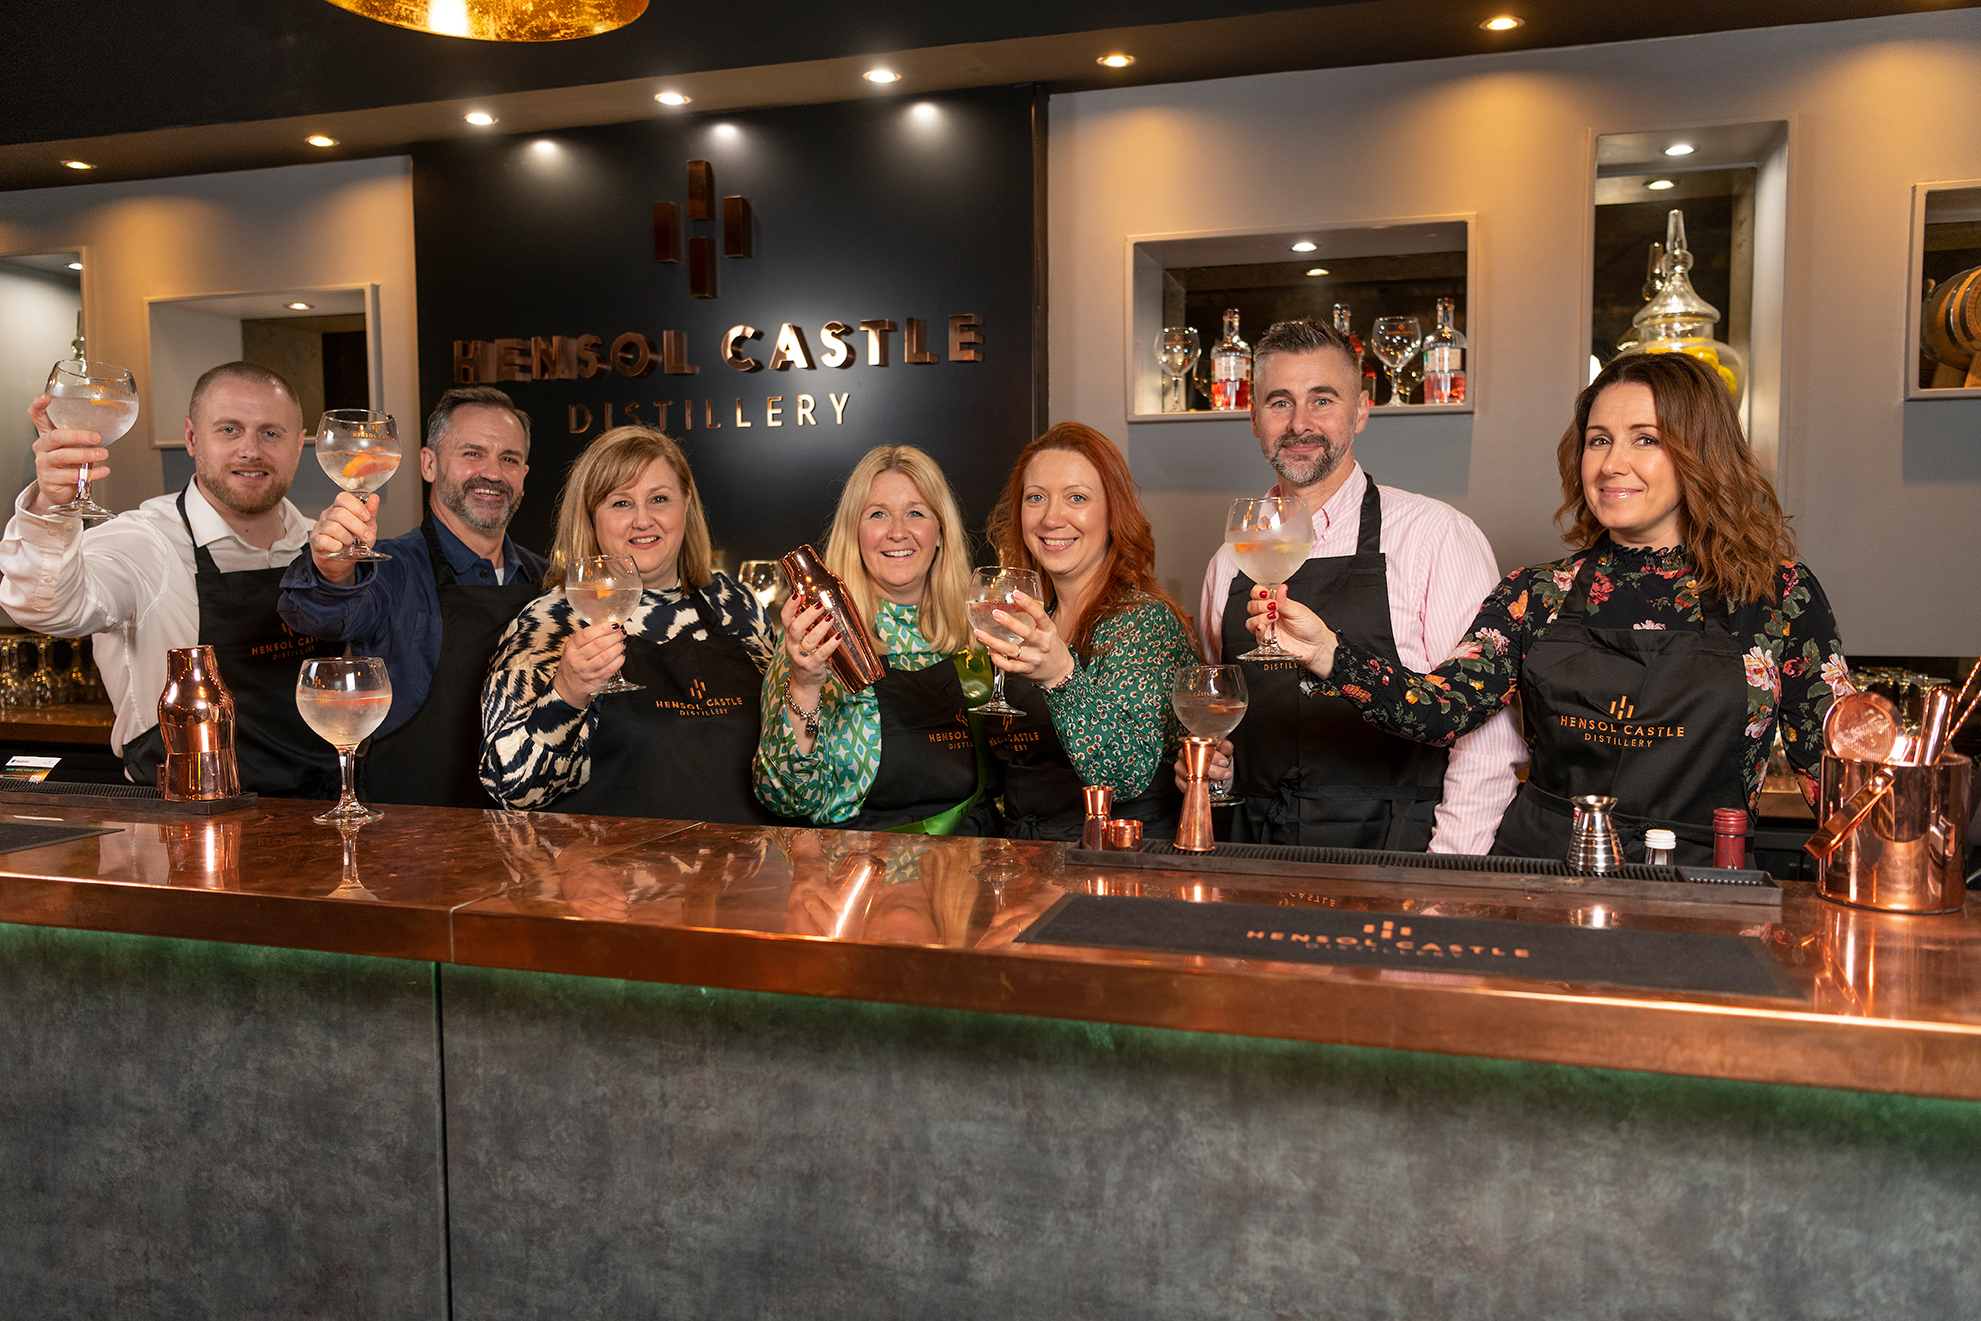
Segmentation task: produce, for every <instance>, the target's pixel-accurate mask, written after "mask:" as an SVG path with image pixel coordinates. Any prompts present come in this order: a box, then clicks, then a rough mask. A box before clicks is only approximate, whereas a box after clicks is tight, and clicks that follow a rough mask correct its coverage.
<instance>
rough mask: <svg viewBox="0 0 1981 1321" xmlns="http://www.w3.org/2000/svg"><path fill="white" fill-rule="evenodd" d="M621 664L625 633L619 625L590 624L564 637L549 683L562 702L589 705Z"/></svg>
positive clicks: (570, 704) (606, 623)
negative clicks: (554, 673) (553, 674)
mask: <svg viewBox="0 0 1981 1321" xmlns="http://www.w3.org/2000/svg"><path fill="white" fill-rule="evenodd" d="M625 663H626V634H625V633H624V632H623V631H622V630H621V629H620V627H619V625H617V624H615V623H612V622H611V621H609V620H608V621H607V622H605V623H602V624H591V625H588V626H586V627H584V628H581V629H579V630H578V631H577V632H576V633H573V634H572V635H571V636H570V637H568V638H566V639H564V653H563V655H561V656H559V657H558V659H557V673H556V675H555V676H554V677H553V678H552V679H551V681H550V686H551V687H552V688H553V689H555V690H556V692H557V696H558V697H559V698H560V699H562V700H563V702H564V704H565V705H567V706H575V707H585V706H589V705H590V704H591V700H592V698H593V697H594V696H595V695H596V694H597V693H599V692H600V691H602V690H603V689H604V687H605V686H606V685H607V684H608V683H611V682H612V676H613V675H615V674H617V673H619V670H620V668H621V667H622V666H624V665H625Z"/></svg>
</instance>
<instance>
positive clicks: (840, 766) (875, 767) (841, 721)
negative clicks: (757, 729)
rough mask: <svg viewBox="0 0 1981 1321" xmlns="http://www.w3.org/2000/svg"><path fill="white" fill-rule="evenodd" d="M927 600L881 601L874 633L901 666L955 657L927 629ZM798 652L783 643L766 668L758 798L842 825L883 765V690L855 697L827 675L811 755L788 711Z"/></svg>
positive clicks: (790, 812)
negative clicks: (801, 747)
mask: <svg viewBox="0 0 1981 1321" xmlns="http://www.w3.org/2000/svg"><path fill="white" fill-rule="evenodd" d="M921 615H922V609H921V607H920V606H913V605H896V604H894V603H893V602H892V601H882V602H881V603H880V605H879V607H878V608H877V609H876V610H875V612H874V640H875V641H876V642H877V643H878V644H879V647H880V650H881V651H882V652H883V653H885V654H886V658H887V663H888V664H889V665H891V666H893V667H894V668H895V669H897V670H925V669H927V668H928V667H929V666H931V665H934V664H936V663H937V662H943V663H945V664H946V663H947V662H948V661H949V657H948V656H947V655H945V654H944V653H942V652H940V651H937V650H935V649H934V648H933V647H931V646H930V645H929V640H928V639H927V638H925V637H923V636H922V628H921ZM790 668H791V658H790V657H789V656H787V655H785V654H784V649H783V648H782V647H779V648H778V649H777V652H776V654H775V655H773V656H772V657H771V661H770V671H769V673H767V674H765V675H764V686H763V733H762V735H761V736H760V737H759V739H758V742H757V756H756V760H755V762H754V763H753V764H752V766H751V771H752V774H753V776H754V779H755V782H756V789H757V801H758V802H760V803H762V804H763V805H764V806H765V807H767V808H769V809H770V810H771V811H773V812H775V813H777V814H778V815H779V816H789V817H800V818H803V819H805V820H807V821H813V822H817V823H818V824H820V825H828V826H829V825H837V824H838V823H840V822H842V821H851V820H852V819H853V818H854V817H856V816H858V815H859V814H860V804H862V803H863V802H865V801H866V798H867V790H869V789H871V788H873V787H874V776H875V775H877V774H879V772H880V698H878V697H877V696H875V695H874V690H873V689H872V688H866V689H863V690H861V691H860V692H857V693H855V694H853V695H852V696H851V697H848V696H847V695H846V693H845V690H843V689H842V688H840V686H839V684H838V683H837V682H835V681H832V680H828V681H827V682H826V685H825V688H824V690H823V691H822V692H821V693H820V695H819V708H820V709H819V736H818V741H817V742H816V743H814V744H813V745H812V751H811V755H810V756H804V755H802V754H800V753H799V751H798V739H797V736H796V735H794V734H793V733H792V732H791V724H790V722H789V721H787V720H786V719H785V718H784V680H785V676H786V675H787V674H789V673H790Z"/></svg>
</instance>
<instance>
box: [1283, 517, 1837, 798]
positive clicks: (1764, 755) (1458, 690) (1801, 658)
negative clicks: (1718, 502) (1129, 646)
mask: <svg viewBox="0 0 1981 1321" xmlns="http://www.w3.org/2000/svg"><path fill="white" fill-rule="evenodd" d="M1589 553H1591V554H1594V555H1595V556H1596V557H1597V558H1596V571H1595V573H1594V575H1593V577H1592V580H1591V582H1590V586H1589V608H1588V612H1587V614H1586V615H1585V617H1584V618H1585V622H1586V623H1587V624H1588V625H1589V626H1590V627H1591V628H1638V629H1664V628H1680V629H1689V630H1691V631H1694V632H1697V631H1699V630H1700V629H1702V628H1703V627H1704V624H1703V623H1702V621H1701V618H1700V613H1699V601H1698V598H1697V596H1696V591H1697V588H1698V584H1697V583H1696V582H1694V581H1693V580H1692V577H1691V572H1690V570H1689V569H1688V567H1687V565H1686V562H1685V560H1686V553H1685V548H1684V547H1683V546H1676V547H1672V548H1670V549H1667V550H1653V549H1639V548H1635V547H1629V546H1618V545H1616V544H1615V543H1614V542H1611V541H1610V540H1609V539H1608V538H1604V540H1602V541H1601V542H1599V543H1598V544H1597V545H1596V546H1595V547H1594V549H1593V550H1592V551H1591V552H1589ZM1582 560H1583V556H1581V555H1575V556H1571V557H1570V558H1568V559H1565V560H1557V561H1555V562H1554V563H1553V564H1542V565H1538V566H1535V567H1533V568H1526V569H1516V570H1515V571H1514V572H1513V573H1512V574H1510V575H1509V576H1508V577H1507V578H1506V580H1505V581H1504V582H1502V583H1501V584H1500V585H1499V586H1498V587H1497V588H1495V589H1494V590H1493V594H1492V595H1491V596H1489V597H1487V598H1486V601H1485V604H1484V605H1482V606H1481V607H1480V609H1479V614H1478V617H1477V618H1476V619H1474V620H1473V621H1472V628H1471V630H1470V631H1469V632H1468V633H1467V634H1466V636H1465V637H1464V638H1463V639H1461V640H1460V642H1459V644H1458V649H1457V650H1456V651H1455V652H1453V653H1452V656H1451V659H1449V660H1447V661H1445V663H1444V664H1442V665H1440V666H1438V668H1437V669H1435V670H1433V671H1431V672H1430V673H1429V674H1416V673H1413V672H1411V671H1409V670H1406V669H1399V668H1398V667H1396V666H1392V665H1390V664H1388V663H1387V662H1385V661H1383V660H1381V659H1380V658H1378V657H1374V656H1371V655H1369V654H1368V653H1367V652H1365V651H1362V650H1361V649H1359V648H1357V647H1356V646H1355V645H1354V644H1352V643H1350V642H1349V641H1348V640H1347V639H1345V638H1344V639H1343V640H1342V642H1341V645H1340V648H1339V650H1337V651H1336V653H1335V662H1334V673H1333V675H1332V677H1331V678H1330V679H1327V680H1313V681H1311V682H1307V683H1305V684H1304V686H1307V687H1309V688H1310V689H1314V690H1319V691H1322V692H1329V693H1336V694H1339V695H1340V696H1342V697H1345V698H1347V699H1348V700H1349V701H1350V702H1353V703H1354V704H1355V705H1356V706H1358V707H1360V708H1361V709H1362V713H1363V715H1364V716H1366V717H1367V718H1368V719H1370V720H1372V721H1374V722H1375V723H1376V724H1378V725H1380V726H1382V727H1383V728H1384V729H1387V730H1390V731H1392V732H1394V733H1397V734H1401V735H1402V736H1404V737H1405V738H1414V739H1418V740H1420V741H1422V742H1425V743H1433V744H1438V745H1446V744H1449V743H1450V742H1451V741H1452V740H1453V739H1455V738H1457V737H1458V736H1459V735H1461V734H1464V733H1467V732H1468V731H1470V730H1473V729H1477V728H1478V727H1479V726H1480V725H1483V724H1485V723H1486V721H1487V720H1489V719H1490V718H1491V717H1492V716H1493V715H1494V713H1496V712H1497V711H1499V710H1500V708H1502V707H1504V706H1506V705H1507V704H1509V703H1510V702H1512V701H1513V696H1514V693H1515V692H1516V691H1517V689H1518V687H1519V682H1520V672H1521V666H1522V663H1523V662H1524V661H1525V660H1526V657H1527V653H1528V652H1529V651H1530V650H1531V649H1532V648H1533V646H1534V644H1535V643H1536V642H1538V641H1539V640H1540V639H1541V637H1542V636H1543V635H1544V634H1546V632H1547V629H1548V625H1550V624H1552V623H1553V622H1554V620H1555V616H1556V615H1557V614H1559V613H1560V611H1561V608H1562V603H1563V602H1564V601H1565V600H1566V599H1567V597H1568V593H1569V591H1570V589H1571V588H1573V587H1574V585H1575V575H1576V574H1577V572H1579V571H1580V569H1581V567H1582ZM1731 627H1732V630H1733V635H1734V637H1736V638H1737V639H1739V640H1740V641H1741V642H1742V643H1743V644H1745V646H1746V654H1745V655H1744V656H1743V657H1742V667H1743V670H1744V671H1745V677H1746V680H1747V688H1746V693H1747V726H1746V729H1745V735H1746V747H1747V754H1746V756H1745V758H1744V759H1743V763H1742V766H1741V771H1742V774H1743V776H1744V780H1745V784H1746V787H1747V799H1748V805H1749V807H1750V808H1752V807H1753V806H1754V803H1755V798H1756V795H1757V794H1758V793H1759V792H1760V788H1761V779H1762V776H1763V774H1764V773H1765V772H1766V770H1767V765H1768V758H1769V755H1770V754H1771V752H1772V750H1773V747H1774V736H1775V728H1776V725H1777V723H1779V724H1780V727H1781V735H1782V746H1783V749H1784V750H1785V751H1786V752H1787V754H1788V760H1789V764H1790V765H1791V766H1793V767H1794V769H1795V772H1796V778H1797V779H1798V780H1800V781H1801V784H1802V791H1803V795H1804V796H1805V797H1807V798H1808V799H1809V800H1810V801H1811V802H1814V801H1815V775H1816V772H1817V770H1818V768H1819V766H1820V764H1821V761H1822V751H1823V740H1822V725H1823V716H1824V714H1825V713H1826V712H1828V710H1829V708H1830V703H1831V702H1832V701H1833V700H1835V698H1836V697H1837V696H1839V695H1841V694H1843V693H1847V692H1850V691H1851V682H1850V671H1849V666H1848V664H1847V663H1846V662H1845V660H1844V656H1843V642H1842V641H1841V639H1839V637H1838V636H1837V623H1836V617H1835V615H1833V614H1832V613H1831V611H1830V603H1829V601H1828V600H1827V599H1826V598H1825V597H1824V595H1823V589H1822V588H1821V587H1820V586H1818V585H1817V583H1816V579H1815V577H1814V576H1813V575H1811V574H1810V572H1809V570H1808V569H1807V568H1806V567H1805V566H1803V565H1801V564H1795V563H1788V562H1784V563H1783V564H1782V566H1781V568H1780V569H1779V570H1777V572H1776V574H1775V596H1774V599H1773V600H1765V601H1758V602H1747V603H1745V604H1742V605H1740V606H1737V607H1736V608H1735V609H1734V611H1733V618H1732V623H1731Z"/></svg>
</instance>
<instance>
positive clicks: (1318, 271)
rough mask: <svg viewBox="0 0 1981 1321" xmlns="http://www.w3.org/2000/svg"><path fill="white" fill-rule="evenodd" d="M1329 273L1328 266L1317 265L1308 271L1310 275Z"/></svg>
mask: <svg viewBox="0 0 1981 1321" xmlns="http://www.w3.org/2000/svg"><path fill="white" fill-rule="evenodd" d="M1327 273H1328V268H1327V267H1325V266H1316V267H1315V268H1314V269H1313V270H1311V271H1308V272H1307V274H1309V275H1326V274H1327Z"/></svg>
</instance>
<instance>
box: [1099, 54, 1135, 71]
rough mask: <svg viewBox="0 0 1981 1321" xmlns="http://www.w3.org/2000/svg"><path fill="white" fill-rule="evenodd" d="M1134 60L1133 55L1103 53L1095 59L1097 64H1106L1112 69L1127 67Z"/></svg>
mask: <svg viewBox="0 0 1981 1321" xmlns="http://www.w3.org/2000/svg"><path fill="white" fill-rule="evenodd" d="M1134 62H1135V57H1134V56H1133V55H1103V56H1101V57H1100V58H1099V59H1098V60H1095V61H1094V63H1096V64H1105V65H1106V66H1107V67H1108V68H1110V69H1125V68H1127V67H1128V66H1129V65H1131V64H1133V63H1134Z"/></svg>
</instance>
